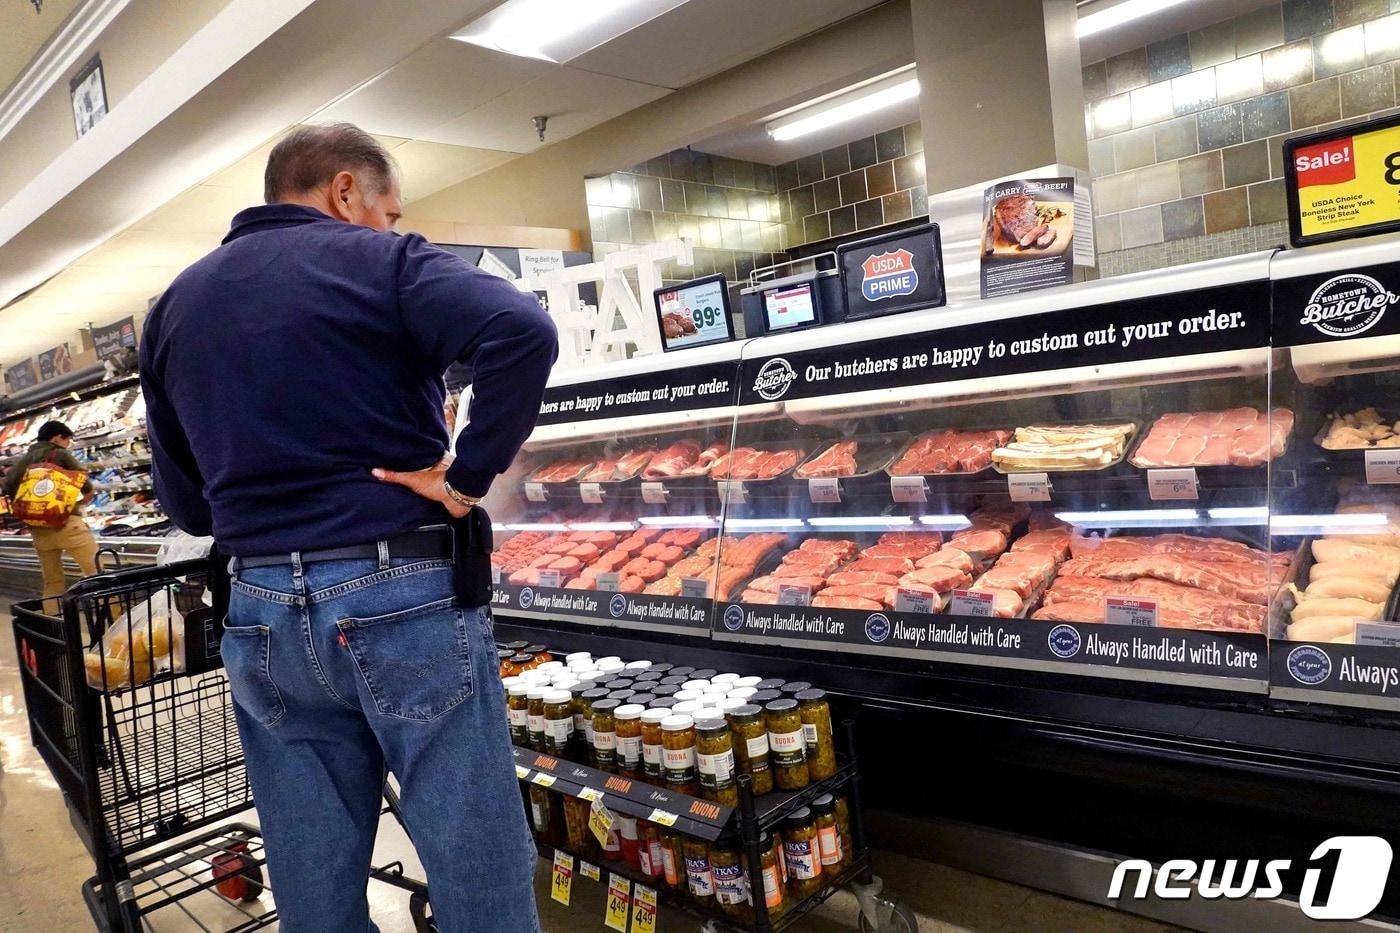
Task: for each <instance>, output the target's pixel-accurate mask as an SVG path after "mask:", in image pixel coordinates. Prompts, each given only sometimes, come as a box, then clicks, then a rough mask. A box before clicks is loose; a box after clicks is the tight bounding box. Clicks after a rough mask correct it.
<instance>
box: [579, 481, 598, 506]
mask: <svg viewBox="0 0 1400 933" xmlns="http://www.w3.org/2000/svg"><path fill="white" fill-rule="evenodd" d="M578 497H579V498H580V499H582V500H583V501H584V502H587V503H588V504H589V505H602V504H603V486H602V484H601V483H579V484H578Z"/></svg>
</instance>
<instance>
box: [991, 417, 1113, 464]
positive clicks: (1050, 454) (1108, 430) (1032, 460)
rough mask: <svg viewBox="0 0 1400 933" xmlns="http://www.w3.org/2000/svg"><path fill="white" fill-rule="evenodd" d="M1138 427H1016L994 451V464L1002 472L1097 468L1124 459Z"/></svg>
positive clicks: (1091, 425) (1042, 425) (1079, 425)
mask: <svg viewBox="0 0 1400 933" xmlns="http://www.w3.org/2000/svg"><path fill="white" fill-rule="evenodd" d="M1136 430H1137V425H1136V424H1134V423H1132V422H1123V423H1118V424H1078V425H1061V424H1036V425H1031V426H1029V427H1024V428H1017V429H1016V430H1015V431H1014V432H1013V434H1012V440H1011V442H1010V443H1008V444H1006V445H1005V446H1002V447H998V448H997V449H996V450H994V451H992V463H993V464H995V465H996V467H997V469H998V470H1001V471H1002V472H1003V473H1011V472H1017V471H1031V470H1046V471H1058V470H1096V469H1100V468H1102V467H1106V466H1110V465H1112V464H1114V463H1117V462H1118V461H1120V460H1122V459H1123V454H1124V453H1125V452H1126V451H1127V449H1128V441H1129V440H1130V439H1131V438H1132V436H1133V434H1134V432H1135V431H1136Z"/></svg>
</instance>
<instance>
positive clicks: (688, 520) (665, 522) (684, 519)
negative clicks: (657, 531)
mask: <svg viewBox="0 0 1400 933" xmlns="http://www.w3.org/2000/svg"><path fill="white" fill-rule="evenodd" d="M637 521H639V522H641V523H642V524H643V525H647V526H649V527H651V528H718V527H719V519H718V518H715V517H714V516H712V515H643V516H641V517H640V518H638V519H637Z"/></svg>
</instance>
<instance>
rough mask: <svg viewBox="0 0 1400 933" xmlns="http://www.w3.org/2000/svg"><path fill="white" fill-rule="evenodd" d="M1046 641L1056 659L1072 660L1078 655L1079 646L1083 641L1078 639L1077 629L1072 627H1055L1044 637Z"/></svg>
mask: <svg viewBox="0 0 1400 933" xmlns="http://www.w3.org/2000/svg"><path fill="white" fill-rule="evenodd" d="M1046 641H1048V642H1049V643H1050V650H1051V651H1053V652H1054V653H1055V655H1056V657H1061V658H1072V657H1074V656H1075V655H1076V654H1078V653H1079V646H1080V645H1081V644H1083V640H1082V639H1081V638H1080V637H1079V629H1077V628H1075V627H1074V626H1073V625H1057V626H1055V627H1054V628H1052V629H1051V630H1050V634H1049V635H1047V636H1046Z"/></svg>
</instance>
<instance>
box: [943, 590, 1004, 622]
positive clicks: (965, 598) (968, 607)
mask: <svg viewBox="0 0 1400 933" xmlns="http://www.w3.org/2000/svg"><path fill="white" fill-rule="evenodd" d="M951 596H952V599H951V600H949V602H948V613H949V614H950V615H955V616H980V617H982V618H991V616H992V607H993V605H994V604H995V602H996V596H995V594H993V593H983V592H982V591H980V590H953V592H952V594H951Z"/></svg>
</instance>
